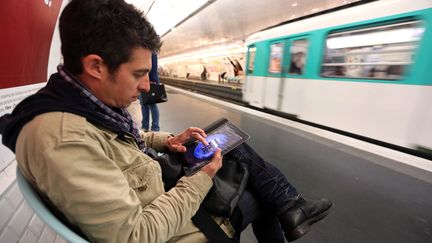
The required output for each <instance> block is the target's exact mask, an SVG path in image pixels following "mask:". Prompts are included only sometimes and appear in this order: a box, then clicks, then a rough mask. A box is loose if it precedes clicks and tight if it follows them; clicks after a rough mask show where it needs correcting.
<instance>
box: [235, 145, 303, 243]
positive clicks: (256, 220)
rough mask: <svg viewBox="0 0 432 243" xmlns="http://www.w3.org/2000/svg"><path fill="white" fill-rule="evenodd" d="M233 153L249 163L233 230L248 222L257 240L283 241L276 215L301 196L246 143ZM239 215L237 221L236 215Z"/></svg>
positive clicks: (239, 229)
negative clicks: (247, 175) (246, 180)
mask: <svg viewBox="0 0 432 243" xmlns="http://www.w3.org/2000/svg"><path fill="white" fill-rule="evenodd" d="M230 153H232V155H234V156H236V157H238V158H240V159H241V161H246V163H248V165H249V172H250V177H249V182H248V185H247V187H246V191H245V193H244V194H243V195H242V197H241V199H240V201H239V203H238V210H237V212H234V214H237V215H235V216H237V219H235V220H234V221H237V222H234V223H233V226H234V228H235V229H236V232H241V231H242V230H244V229H245V228H246V227H247V225H248V224H249V223H252V228H253V231H254V234H255V236H256V238H257V240H258V242H281V243H282V242H285V239H284V236H283V231H282V228H281V226H280V224H279V220H278V215H279V214H280V213H282V212H284V211H285V210H287V209H288V208H289V207H291V206H292V205H293V204H294V203H295V202H296V201H297V199H299V198H300V197H301V195H300V194H299V193H298V192H297V190H296V189H295V187H294V186H293V185H291V183H289V182H288V179H287V178H286V176H285V175H284V174H283V173H282V172H281V171H280V170H279V169H278V168H277V167H275V166H274V165H272V164H270V163H268V162H267V161H265V160H264V159H263V158H261V156H259V155H258V154H257V153H256V152H255V151H254V150H253V149H252V148H251V147H249V145H247V144H245V143H244V144H242V145H240V146H238V147H237V148H236V149H234V150H233V151H231V152H230ZM239 215H240V217H239V218H240V220H239V219H238V216H239Z"/></svg>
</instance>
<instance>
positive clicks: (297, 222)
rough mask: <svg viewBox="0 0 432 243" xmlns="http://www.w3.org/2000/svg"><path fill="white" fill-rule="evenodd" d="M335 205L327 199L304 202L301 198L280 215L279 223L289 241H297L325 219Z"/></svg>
mask: <svg viewBox="0 0 432 243" xmlns="http://www.w3.org/2000/svg"><path fill="white" fill-rule="evenodd" d="M332 205H333V203H332V202H331V201H330V200H328V199H325V198H322V199H320V200H304V199H303V198H300V199H299V200H297V202H296V203H294V205H293V206H292V207H290V208H289V209H287V210H286V211H285V212H283V213H281V214H280V215H279V221H280V223H281V226H282V229H283V230H284V232H285V238H286V239H287V240H288V241H295V240H297V239H298V238H300V237H302V236H303V235H304V234H306V233H307V232H308V231H309V230H310V226H311V225H312V224H314V223H316V222H318V221H319V220H321V219H323V218H324V217H325V216H327V214H328V213H329V211H330V208H331V206H332Z"/></svg>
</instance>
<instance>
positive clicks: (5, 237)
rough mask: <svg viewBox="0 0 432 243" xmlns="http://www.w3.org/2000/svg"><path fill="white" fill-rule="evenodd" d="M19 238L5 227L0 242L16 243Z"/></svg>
mask: <svg viewBox="0 0 432 243" xmlns="http://www.w3.org/2000/svg"><path fill="white" fill-rule="evenodd" d="M18 240H19V236H18V234H17V233H15V231H13V230H11V229H9V228H8V227H6V228H5V229H4V231H3V232H2V234H1V235H0V242H2V243H3V242H4V243H14V242H18Z"/></svg>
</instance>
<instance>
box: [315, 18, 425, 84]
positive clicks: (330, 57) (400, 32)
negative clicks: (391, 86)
mask: <svg viewBox="0 0 432 243" xmlns="http://www.w3.org/2000/svg"><path fill="white" fill-rule="evenodd" d="M424 30H425V29H424V25H422V23H421V22H420V21H406V22H399V23H393V24H388V25H381V26H375V27H369V28H364V29H357V30H350V31H344V32H337V33H330V34H329V35H328V36H327V40H326V51H325V57H324V62H323V64H322V68H321V75H322V76H325V77H348V78H367V79H384V80H398V79H401V78H402V77H403V75H404V72H405V70H406V67H407V66H408V65H409V64H411V63H412V61H413V56H414V51H415V49H416V47H417V45H418V43H419V41H420V39H421V37H422V35H423V32H424Z"/></svg>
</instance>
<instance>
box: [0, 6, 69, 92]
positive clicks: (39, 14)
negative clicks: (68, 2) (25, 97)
mask: <svg viewBox="0 0 432 243" xmlns="http://www.w3.org/2000/svg"><path fill="white" fill-rule="evenodd" d="M61 4H62V0H18V1H17V0H0V16H1V21H0V33H1V34H0V89H4V88H10V87H16V86H23V85H28V84H34V83H41V82H46V78H47V68H48V58H49V53H50V46H51V39H52V36H53V33H54V28H55V24H56V20H57V17H58V14H59V11H60V7H61Z"/></svg>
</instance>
